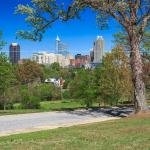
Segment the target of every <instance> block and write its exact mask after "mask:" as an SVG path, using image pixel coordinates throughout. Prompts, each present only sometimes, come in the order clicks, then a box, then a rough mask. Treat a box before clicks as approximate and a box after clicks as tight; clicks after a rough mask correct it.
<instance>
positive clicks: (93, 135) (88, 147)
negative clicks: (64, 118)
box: [0, 116, 150, 150]
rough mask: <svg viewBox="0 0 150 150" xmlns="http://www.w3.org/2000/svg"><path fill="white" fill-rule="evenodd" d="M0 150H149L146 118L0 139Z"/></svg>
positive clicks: (149, 127) (149, 118)
mask: <svg viewBox="0 0 150 150" xmlns="http://www.w3.org/2000/svg"><path fill="white" fill-rule="evenodd" d="M0 150H150V116H147V117H144V118H140V117H139V118H126V119H120V120H115V121H107V122H101V123H95V124H88V125H80V126H74V127H69V128H59V129H54V130H48V131H41V132H34V133H27V134H20V135H13V136H8V137H1V138H0Z"/></svg>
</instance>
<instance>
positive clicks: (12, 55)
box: [9, 43, 20, 64]
mask: <svg viewBox="0 0 150 150" xmlns="http://www.w3.org/2000/svg"><path fill="white" fill-rule="evenodd" d="M9 59H10V62H11V63H12V64H17V63H18V61H19V60H20V45H19V44H18V43H12V44H11V45H10V47H9Z"/></svg>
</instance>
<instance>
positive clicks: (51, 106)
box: [0, 100, 98, 116]
mask: <svg viewBox="0 0 150 150" xmlns="http://www.w3.org/2000/svg"><path fill="white" fill-rule="evenodd" d="M95 105H96V104H95ZM97 106H98V104H97ZM78 108H85V105H83V104H82V103H81V100H62V101H49V102H48V101H46V102H41V103H40V109H21V107H20V104H15V106H14V109H12V110H5V111H4V110H0V116H2V115H10V114H24V113H36V112H46V111H61V110H74V109H78Z"/></svg>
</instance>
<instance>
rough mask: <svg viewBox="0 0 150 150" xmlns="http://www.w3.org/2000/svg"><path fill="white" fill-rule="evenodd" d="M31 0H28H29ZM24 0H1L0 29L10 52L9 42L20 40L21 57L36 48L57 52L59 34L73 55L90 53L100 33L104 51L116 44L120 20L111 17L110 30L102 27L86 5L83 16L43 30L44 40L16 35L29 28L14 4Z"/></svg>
mask: <svg viewBox="0 0 150 150" xmlns="http://www.w3.org/2000/svg"><path fill="white" fill-rule="evenodd" d="M27 1H28V0H27ZM23 2H25V0H0V10H1V12H0V30H1V31H2V32H3V39H4V40H5V41H6V42H7V45H6V46H5V47H4V48H3V51H5V52H6V53H7V54H8V52H9V45H10V44H11V43H12V42H17V43H19V44H20V46H21V58H30V57H31V56H32V53H34V52H39V51H40V52H41V51H47V52H55V39H56V36H57V35H58V36H59V37H60V39H61V40H62V42H63V43H65V44H66V45H67V47H68V50H69V52H70V53H71V54H72V55H75V54H77V53H81V54H89V53H90V49H91V48H92V47H93V42H94V41H95V39H96V37H97V36H98V35H100V36H103V38H104V40H105V52H108V51H110V50H111V49H112V47H113V45H114V44H113V42H112V40H113V36H112V35H113V34H114V33H116V32H117V28H118V24H117V23H115V21H110V23H109V28H108V29H107V30H100V29H99V27H98V25H97V23H96V13H95V12H93V11H91V10H89V9H87V10H85V11H84V12H82V13H81V18H80V19H74V20H70V21H68V22H66V23H61V22H57V23H55V24H54V25H53V26H52V28H50V29H48V30H47V32H46V33H45V34H44V36H43V39H42V41H41V42H33V41H29V40H23V39H16V32H17V31H18V30H25V29H27V25H26V23H25V21H24V17H23V16H22V15H16V14H14V11H15V7H16V6H17V5H18V4H19V3H23Z"/></svg>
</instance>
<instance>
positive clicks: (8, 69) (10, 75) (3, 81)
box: [0, 53, 16, 109]
mask: <svg viewBox="0 0 150 150" xmlns="http://www.w3.org/2000/svg"><path fill="white" fill-rule="evenodd" d="M15 82H16V80H15V75H14V72H13V67H12V65H11V64H10V63H9V62H8V59H7V57H6V55H5V54H4V53H0V108H4V109H5V107H6V105H7V101H6V96H7V95H6V91H7V90H8V88H9V87H11V86H14V84H15Z"/></svg>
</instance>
